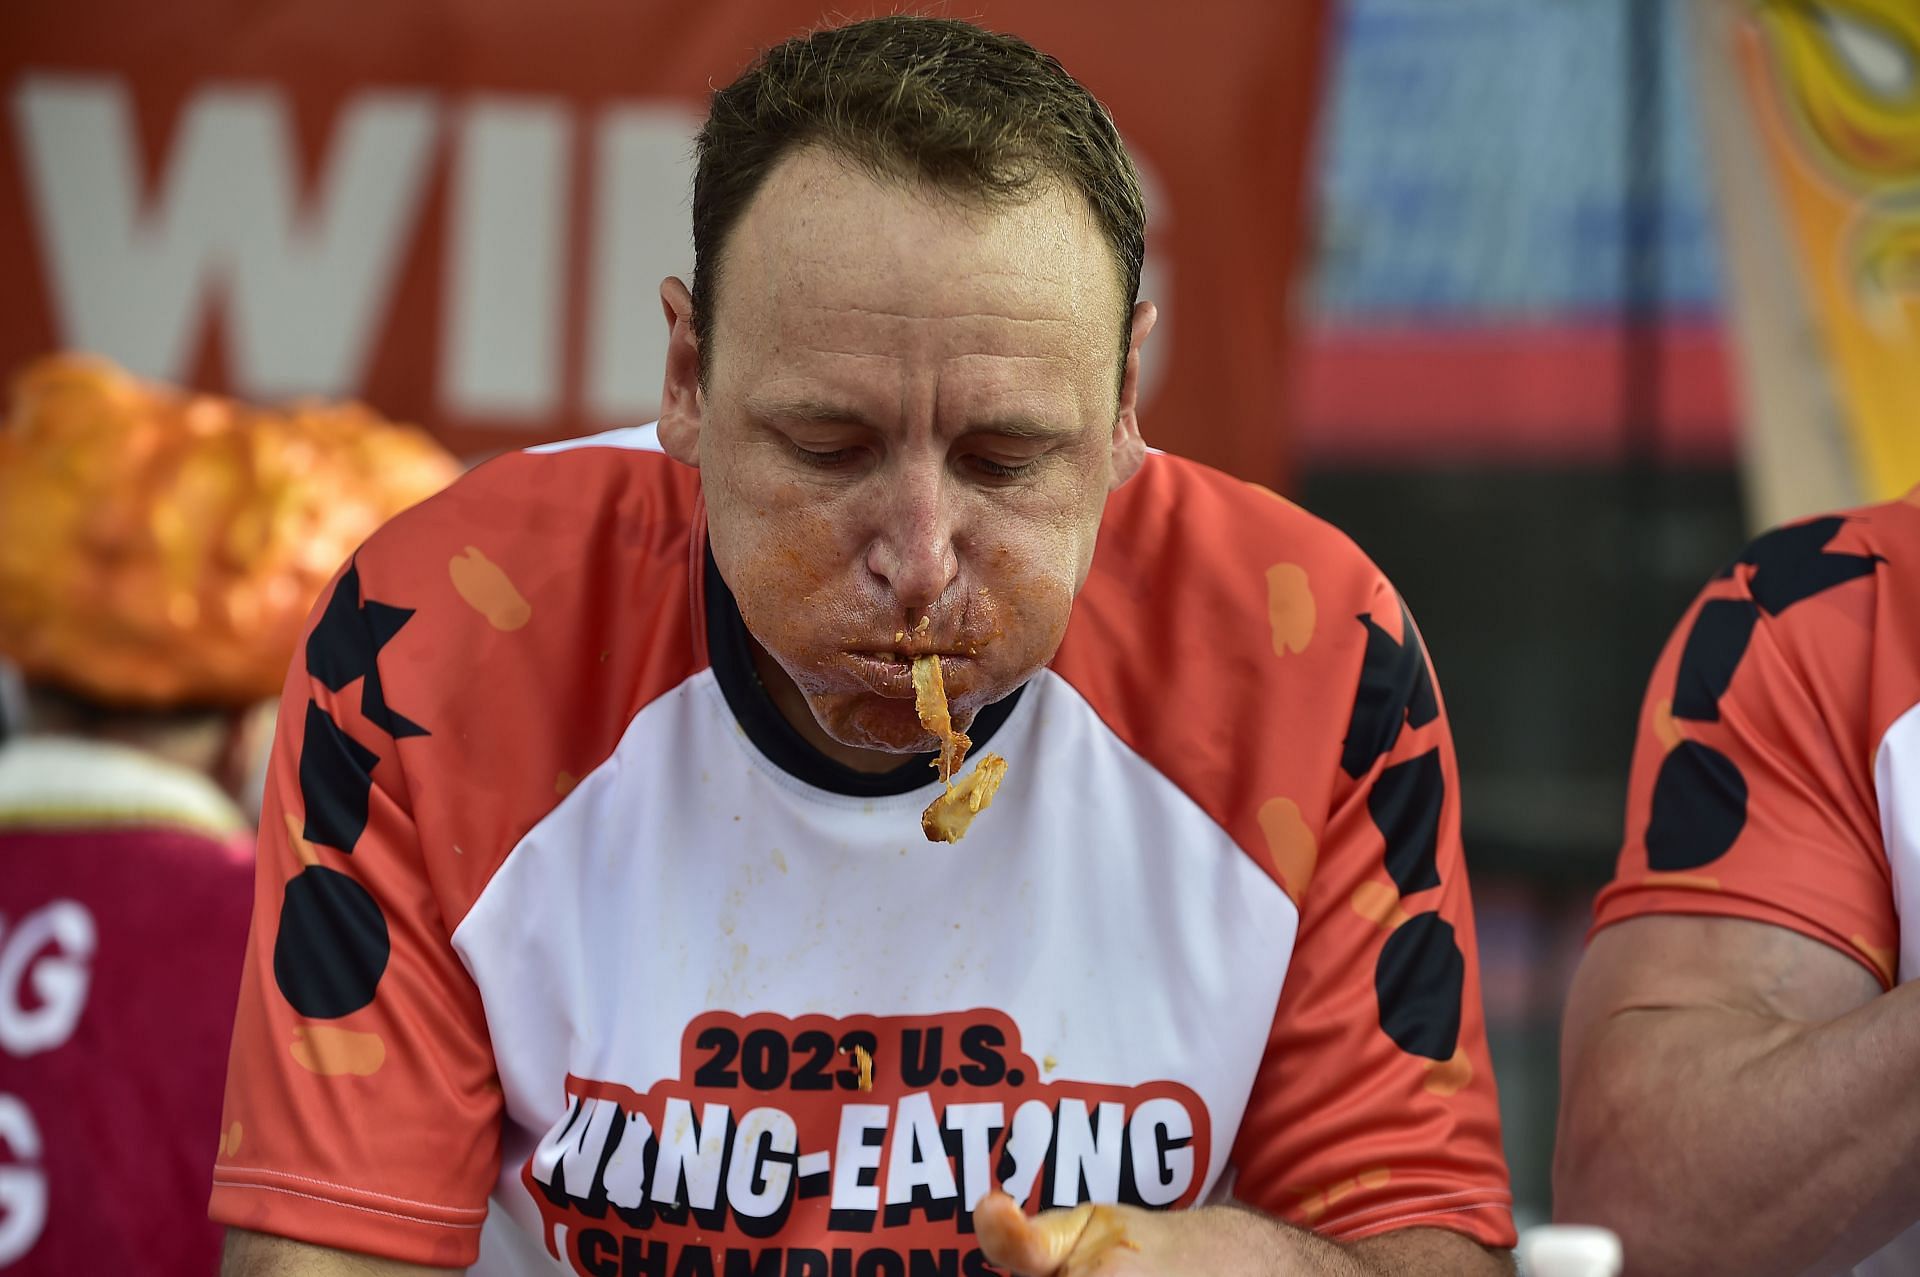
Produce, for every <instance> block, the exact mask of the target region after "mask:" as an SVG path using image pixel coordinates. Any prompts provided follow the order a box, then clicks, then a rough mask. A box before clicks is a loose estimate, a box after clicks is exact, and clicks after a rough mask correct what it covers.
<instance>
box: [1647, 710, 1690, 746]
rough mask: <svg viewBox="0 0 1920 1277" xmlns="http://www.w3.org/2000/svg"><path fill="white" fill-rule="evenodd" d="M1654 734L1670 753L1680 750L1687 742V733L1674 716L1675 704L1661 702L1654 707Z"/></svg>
mask: <svg viewBox="0 0 1920 1277" xmlns="http://www.w3.org/2000/svg"><path fill="white" fill-rule="evenodd" d="M1653 734H1654V736H1655V737H1656V738H1657V739H1658V740H1659V741H1660V743H1661V744H1662V745H1664V746H1666V747H1667V749H1668V751H1669V752H1671V751H1672V750H1675V749H1678V748H1679V747H1680V743H1681V742H1682V741H1684V740H1686V738H1687V736H1686V733H1685V732H1683V731H1682V730H1680V722H1679V720H1678V719H1676V718H1675V717H1674V716H1673V702H1672V701H1661V702H1660V703H1659V704H1658V705H1655V706H1654V707H1653Z"/></svg>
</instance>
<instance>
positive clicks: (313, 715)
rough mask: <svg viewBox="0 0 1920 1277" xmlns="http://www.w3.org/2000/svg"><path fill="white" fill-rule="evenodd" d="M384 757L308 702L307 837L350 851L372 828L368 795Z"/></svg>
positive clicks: (304, 763) (303, 757)
mask: <svg viewBox="0 0 1920 1277" xmlns="http://www.w3.org/2000/svg"><path fill="white" fill-rule="evenodd" d="M379 761H380V755H378V754H376V753H374V752H373V751H372V750H370V749H368V748H367V747H366V746H365V745H362V744H361V743H360V742H359V741H357V740H355V739H354V738H353V737H351V736H349V735H347V734H346V733H345V732H343V731H341V730H340V725H339V724H338V723H336V722H334V721H333V716H332V715H331V714H329V713H327V711H326V710H324V709H321V708H320V707H319V706H318V705H316V704H314V703H313V702H312V701H308V702H307V725H306V735H305V738H304V739H303V740H302V741H301V744H300V799H301V802H302V803H303V804H304V805H305V806H306V809H307V820H306V828H305V830H304V831H303V835H302V836H303V837H305V838H306V840H307V841H308V842H317V843H321V844H323V845H325V846H328V847H337V848H338V849H340V850H341V851H344V852H347V853H349V854H351V853H352V851H353V845H354V844H355V843H357V842H359V841H360V835H361V834H362V833H363V832H365V830H366V828H367V799H368V796H369V795H370V794H371V793H372V791H373V769H374V766H375V765H376V764H377V763H379Z"/></svg>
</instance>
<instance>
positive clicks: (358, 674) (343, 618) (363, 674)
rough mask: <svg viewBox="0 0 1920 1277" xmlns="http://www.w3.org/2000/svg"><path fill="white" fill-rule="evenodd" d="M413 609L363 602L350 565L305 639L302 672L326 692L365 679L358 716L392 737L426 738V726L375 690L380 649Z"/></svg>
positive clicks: (356, 571)
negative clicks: (305, 650)
mask: <svg viewBox="0 0 1920 1277" xmlns="http://www.w3.org/2000/svg"><path fill="white" fill-rule="evenodd" d="M413 611H414V610H413V609H412V608H404V607H394V606H393V605H392V604H389V603H381V602H378V601H376V600H372V599H367V600H364V601H363V600H362V598H361V595H360V568H359V566H358V565H357V564H355V565H351V566H349V567H348V568H347V570H346V571H345V572H344V573H342V574H341V576H340V582H339V584H338V585H336V586H335V587H334V591H333V597H331V598H329V599H328V600H327V606H326V608H325V610H324V611H322V612H321V614H320V620H319V622H318V623H317V624H315V625H314V627H313V633H312V634H310V635H308V636H307V673H308V674H310V675H312V676H313V677H314V678H316V679H319V680H320V682H321V684H322V685H323V686H324V687H326V689H327V690H328V691H330V692H337V691H339V690H341V689H342V688H344V687H346V686H347V685H348V684H349V683H351V682H353V681H354V680H355V679H364V680H366V681H365V682H364V683H362V684H361V687H360V712H361V713H362V714H364V715H366V718H367V721H368V722H370V723H372V724H374V725H375V726H376V727H378V728H380V729H381V730H382V731H384V732H386V733H387V734H388V735H389V736H392V737H394V738H395V739H400V738H402V737H407V736H426V735H428V734H429V733H428V731H427V729H426V728H424V727H422V726H420V725H419V724H418V723H415V722H413V721H412V720H410V719H408V718H405V717H403V716H402V715H400V714H397V713H395V712H394V711H393V710H392V709H391V708H389V707H388V705H387V701H386V694H385V692H384V691H383V690H382V689H381V686H380V666H379V661H378V657H379V654H380V649H381V648H383V647H385V646H386V645H387V644H388V642H390V641H391V640H392V638H393V636H394V635H396V634H398V633H399V632H400V629H401V627H402V626H404V625H405V624H406V623H407V622H408V620H410V619H411V618H412V616H413Z"/></svg>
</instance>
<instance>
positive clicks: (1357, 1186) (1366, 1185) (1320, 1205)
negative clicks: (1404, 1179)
mask: <svg viewBox="0 0 1920 1277" xmlns="http://www.w3.org/2000/svg"><path fill="white" fill-rule="evenodd" d="M1392 1182H1393V1172H1392V1171H1390V1170H1388V1169H1387V1168H1386V1167H1384V1166H1378V1167H1375V1168H1374V1169H1373V1170H1370V1171H1361V1172H1360V1173H1359V1174H1358V1175H1356V1176H1354V1177H1353V1178H1352V1179H1343V1180H1340V1181H1338V1182H1337V1183H1333V1184H1329V1185H1328V1186H1327V1187H1326V1188H1324V1189H1320V1188H1297V1189H1294V1190H1293V1191H1294V1192H1295V1193H1298V1194H1299V1195H1300V1196H1301V1197H1302V1198H1304V1199H1305V1200H1303V1201H1302V1202H1301V1203H1300V1207H1299V1210H1300V1214H1301V1217H1302V1218H1304V1219H1305V1220H1306V1222H1307V1223H1309V1224H1311V1223H1313V1222H1314V1221H1315V1220H1317V1219H1319V1218H1320V1217H1321V1216H1322V1215H1325V1214H1326V1213H1327V1211H1328V1210H1329V1209H1330V1208H1332V1207H1333V1206H1335V1205H1337V1204H1339V1203H1340V1202H1341V1201H1343V1200H1345V1199H1346V1198H1348V1197H1351V1196H1353V1194H1355V1193H1357V1192H1359V1191H1360V1190H1362V1189H1372V1188H1385V1187H1386V1186H1387V1185H1388V1184H1390V1183H1392Z"/></svg>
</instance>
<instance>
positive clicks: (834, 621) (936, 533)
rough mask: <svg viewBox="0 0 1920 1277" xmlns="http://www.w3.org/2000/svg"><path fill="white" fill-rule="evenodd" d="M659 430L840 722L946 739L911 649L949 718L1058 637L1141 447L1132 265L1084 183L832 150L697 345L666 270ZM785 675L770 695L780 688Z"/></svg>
mask: <svg viewBox="0 0 1920 1277" xmlns="http://www.w3.org/2000/svg"><path fill="white" fill-rule="evenodd" d="M663 299H664V300H665V301H666V303H667V310H668V318H669V322H670V323H672V324H673V329H674V335H673V338H672V347H673V349H672V350H671V352H670V354H669V357H668V374H667V390H666V395H665V403H664V406H663V408H662V415H661V440H662V443H663V444H664V446H665V447H666V448H667V450H668V451H669V452H671V453H673V454H674V455H676V456H678V457H680V458H681V459H682V460H685V461H688V462H691V463H693V464H697V465H698V466H699V467H700V469H701V474H702V485H703V487H704V490H705V495H706V502H707V517H708V528H709V536H710V539H711V543H712V547H713V554H714V558H715V561H716V562H717V563H718V565H719V568H720V572H721V575H722V576H723V577H725V578H726V581H727V583H728V585H729V586H730V587H731V588H732V590H733V592H734V594H735V596H736V597H737V598H738V600H739V604H740V610H741V613H742V615H743V616H744V618H745V620H746V624H747V628H748V629H749V630H750V631H751V632H752V634H753V635H754V637H755V638H756V639H757V640H758V641H759V642H760V644H761V645H762V646H763V647H764V648H765V650H766V652H767V653H768V655H770V656H771V657H772V659H773V661H774V662H775V663H777V665H778V667H779V670H781V671H784V673H785V674H786V676H787V677H789V678H790V679H791V680H792V682H793V684H794V686H795V687H796V688H797V689H798V692H799V694H800V695H801V696H802V697H804V699H805V704H806V707H807V709H808V710H810V711H811V713H812V716H813V718H814V719H815V720H816V721H817V722H818V724H819V726H820V728H822V729H823V730H824V731H825V733H826V735H827V736H829V737H831V738H832V740H834V741H836V742H838V743H839V744H841V745H843V746H847V747H850V748H852V749H856V750H878V751H884V752H887V753H903V752H914V751H919V750H925V749H928V748H931V747H932V742H931V740H930V738H929V737H928V735H927V733H926V732H925V731H924V730H923V729H922V728H921V726H920V724H919V721H918V719H917V718H916V717H915V714H914V708H913V685H912V678H911V672H910V662H911V660H912V658H913V657H914V656H916V655H919V654H923V653H937V654H938V655H939V656H940V657H941V663H942V665H943V666H944V669H945V674H946V686H947V692H948V696H949V698H950V700H951V702H952V705H953V709H954V717H955V719H956V721H957V722H958V723H959V724H961V725H964V724H966V723H967V722H970V721H971V719H972V717H973V715H974V714H975V713H976V712H977V711H978V710H980V709H981V708H982V707H983V706H985V705H988V704H991V703H992V702H994V701H996V700H999V699H1000V698H1001V697H1003V696H1006V695H1007V694H1009V693H1010V692H1012V691H1013V690H1014V689H1015V688H1016V687H1018V686H1019V685H1020V684H1021V683H1022V682H1024V681H1025V680H1026V679H1028V678H1029V677H1031V676H1032V675H1033V673H1034V672H1035V671H1037V670H1038V669H1039V668H1040V667H1041V666H1042V665H1044V664H1045V663H1046V662H1047V661H1048V660H1050V659H1051V658H1052V656H1053V653H1054V651H1055V650H1056V648H1058V646H1059V644H1060V640H1061V638H1062V636H1063V635H1064V634H1065V632H1066V626H1067V615H1068V612H1069V610H1070V608H1071V605H1072V602H1073V598H1074V595H1075V594H1076V593H1077V592H1078V590H1079V588H1080V586H1081V584H1082V583H1083V582H1084V581H1085V580H1086V576H1087V570H1088V567H1089V565H1090V564H1091V562H1092V559H1093V548H1094V537H1095V533H1096V532H1097V530H1098V528H1099V524H1100V516H1101V512H1102V510H1103V508H1104V507H1105V504H1106V498H1107V494H1108V492H1109V491H1110V490H1111V489H1112V488H1114V487H1116V486H1118V485H1119V484H1120V483H1122V482H1124V481H1125V480H1126V479H1127V478H1128V477H1130V476H1131V475H1132V474H1133V472H1134V471H1135V470H1136V469H1137V468H1138V466H1139V464H1140V460H1141V456H1142V453H1143V448H1142V445H1141V442H1140V435H1139V429H1138V425H1137V422H1136V421H1135V418H1134V412H1133V402H1132V401H1133V386H1134V384H1135V382H1136V381H1137V373H1138V348H1139V343H1140V342H1141V341H1142V340H1144V338H1145V336H1146V333H1147V331H1148V330H1149V329H1150V328H1151V327H1152V323H1153V311H1152V307H1151V306H1147V305H1142V306H1141V307H1139V308H1137V310H1136V313H1135V315H1134V317H1133V321H1132V324H1131V328H1130V354H1129V357H1128V361H1127V375H1126V379H1125V385H1124V386H1122V385H1120V384H1119V383H1120V381H1121V379H1120V377H1119V376H1118V375H1117V366H1116V365H1117V358H1116V356H1117V354H1118V349H1119V337H1120V332H1119V331H1118V328H1119V322H1120V316H1121V314H1122V311H1123V305H1124V299H1123V297H1122V295H1121V284H1120V281H1119V271H1118V269H1117V267H1116V266H1115V263H1114V261H1113V257H1112V254H1111V252H1110V250H1109V249H1108V247H1107V245H1106V242H1105V240H1104V239H1103V238H1102V237H1101V235H1100V232H1099V230H1098V229H1097V227H1096V226H1095V224H1094V222H1093V219H1092V216H1091V214H1090V212H1089V211H1088V210H1087V208H1086V207H1085V204H1084V202H1083V201H1082V199H1081V197H1080V196H1079V195H1078V194H1076V193H1068V192H1065V191H1063V190H1060V189H1057V188H1048V189H1047V190H1045V191H1043V192H1042V193H1040V194H1038V195H1036V197H1035V198H1034V199H1032V200H1031V201H1029V202H1027V203H1024V204H1020V205H1017V206H1015V207H1011V208H1005V209H999V210H993V211H986V210H982V209H979V208H975V207H972V206H970V205H967V204H964V203H960V202H956V201H954V200H953V199H951V198H949V197H947V196H944V195H941V194H938V193H929V192H926V191H922V190H916V189H914V188H911V187H909V186H906V185H903V184H899V183H894V182H886V181H881V180H877V179H875V178H873V177H871V176H869V175H868V174H867V173H865V172H864V171H863V170H860V169H857V168H855V167H853V166H851V165H848V164H847V163H845V162H844V161H842V160H841V159H839V158H838V157H837V156H835V155H833V154H831V153H828V152H825V151H823V150H820V149H817V148H809V149H804V150H801V151H799V152H797V153H795V154H793V155H791V156H789V157H787V158H786V159H785V160H783V161H782V162H781V163H780V164H779V165H778V166H777V167H776V168H775V170H774V171H773V172H772V173H771V174H770V175H769V176H768V179H767V181H766V183H765V185H764V186H763V187H762V189H761V190H760V192H759V194H758V195H757V196H756V197H755V198H754V200H753V202H752V204H751V205H750V206H749V207H748V209H747V212H746V213H745V215H744V216H743V217H742V219H741V220H740V222H739V223H738V224H737V225H736V226H735V228H734V230H733V232H732V234H731V237H730V239H729V240H728V242H727V246H726V258H725V263H724V268H723V271H722V274H721V283H720V294H719V297H718V300H717V302H716V315H715V323H714V328H713V337H712V341H713V343H714V348H713V349H712V350H711V351H710V352H708V353H709V365H708V373H709V375H708V382H707V386H706V388H705V389H704V390H701V389H700V388H699V386H698V384H697V376H696V370H697V351H696V350H695V348H694V347H693V344H692V337H691V330H690V326H689V324H688V322H687V315H686V291H685V289H684V288H683V287H682V286H681V285H680V284H679V281H677V280H669V281H668V282H667V285H666V286H665V288H664V290H663ZM779 699H780V697H779V696H778V695H776V700H779Z"/></svg>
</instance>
